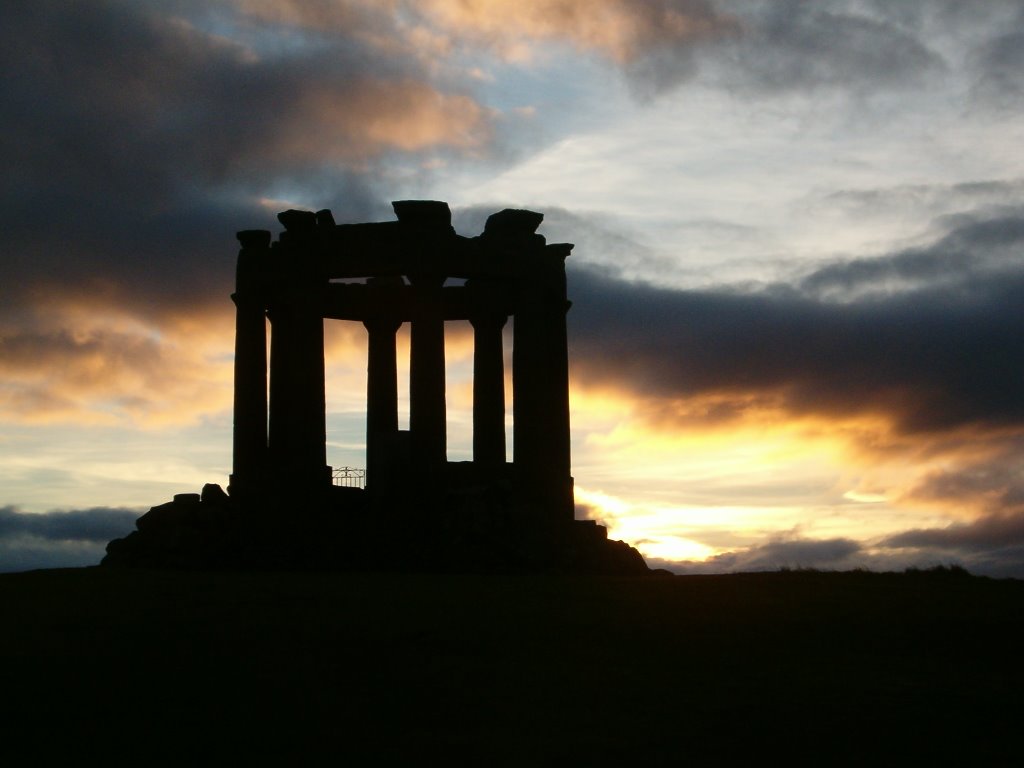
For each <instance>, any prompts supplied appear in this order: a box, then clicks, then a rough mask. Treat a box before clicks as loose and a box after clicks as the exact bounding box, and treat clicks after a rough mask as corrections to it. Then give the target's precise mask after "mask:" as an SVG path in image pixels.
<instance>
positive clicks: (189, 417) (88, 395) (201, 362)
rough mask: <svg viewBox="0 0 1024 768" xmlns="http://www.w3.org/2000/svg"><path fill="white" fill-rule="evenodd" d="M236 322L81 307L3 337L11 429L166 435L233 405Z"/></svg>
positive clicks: (3, 396) (39, 316) (215, 316)
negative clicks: (130, 428)
mask: <svg viewBox="0 0 1024 768" xmlns="http://www.w3.org/2000/svg"><path fill="white" fill-rule="evenodd" d="M232 346H233V342H232V325H231V323H230V314H224V313H204V314H203V317H202V319H200V318H199V317H197V316H192V317H190V318H188V319H187V320H185V319H181V320H179V321H178V322H175V321H174V320H173V319H172V318H170V317H168V316H161V317H159V318H146V317H145V316H142V315H139V314H137V313H134V312H131V311H130V310H126V309H119V308H117V307H116V305H114V306H111V305H105V304H96V305H91V304H89V303H87V302H85V301H83V300H81V299H79V300H77V301H69V302H68V303H67V304H66V305H65V306H64V307H63V308H58V307H57V306H55V305H53V304H51V305H49V306H46V307H37V308H36V314H35V316H34V317H33V318H32V322H29V323H22V324H19V325H13V324H8V325H5V326H3V327H0V378H2V379H3V381H4V386H3V387H2V388H0V410H2V412H3V413H4V414H5V419H6V420H7V421H8V422H13V423H17V422H24V423H64V424H79V425H82V424H97V425H117V424H130V425H134V426H140V427H147V428H149V427H163V426H168V425H177V424H188V423H195V422H196V421H198V420H199V419H200V418H201V417H203V416H204V415H209V414H214V413H217V412H221V411H223V410H224V409H226V408H228V407H229V406H230V403H231V376H232V364H231V359H232Z"/></svg>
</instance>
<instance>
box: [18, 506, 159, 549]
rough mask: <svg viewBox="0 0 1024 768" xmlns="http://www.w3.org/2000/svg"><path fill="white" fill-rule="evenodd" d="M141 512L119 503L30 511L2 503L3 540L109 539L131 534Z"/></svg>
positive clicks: (93, 540) (82, 540)
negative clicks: (111, 505)
mask: <svg viewBox="0 0 1024 768" xmlns="http://www.w3.org/2000/svg"><path fill="white" fill-rule="evenodd" d="M138 516H139V513H138V512H137V511H133V510H130V509H124V508H119V507H92V508H90V509H76V510H53V511H50V512H46V513H40V514H31V513H27V512H19V511H18V509H17V508H16V507H13V506H5V507H0V540H10V539H16V538H22V537H31V538H34V539H45V540H47V541H78V542H94V543H95V542H102V543H106V542H108V541H110V540H111V539H116V538H119V537H122V536H126V535H128V533H130V532H131V531H132V530H133V529H134V526H135V520H136V519H137V518H138Z"/></svg>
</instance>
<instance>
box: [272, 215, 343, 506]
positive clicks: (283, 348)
mask: <svg viewBox="0 0 1024 768" xmlns="http://www.w3.org/2000/svg"><path fill="white" fill-rule="evenodd" d="M293 213H295V214H304V213H305V212H291V211H289V212H286V213H285V214H281V215H280V216H279V217H278V218H280V219H281V220H282V222H283V223H285V226H286V227H287V228H288V232H286V233H284V234H282V236H281V238H280V242H279V244H278V247H277V248H275V249H274V251H273V257H272V264H273V271H274V273H275V274H274V285H273V295H272V298H271V301H270V309H269V311H268V313H267V316H268V317H269V318H270V330H271V334H270V445H269V458H270V462H271V465H272V466H271V469H272V470H273V472H274V473H275V474H276V475H277V476H278V478H279V479H280V480H281V481H282V482H283V483H285V484H286V485H287V487H288V488H289V489H290V490H292V491H293V492H299V493H311V492H313V491H314V490H317V489H322V488H325V487H327V486H328V485H329V484H330V470H329V469H328V467H327V425H326V415H325V410H326V396H325V391H324V321H323V313H322V312H323V295H322V294H323V289H324V286H325V285H326V280H325V279H324V278H323V277H322V276H321V275H320V274H319V270H318V262H317V258H316V256H317V254H316V251H315V249H314V247H313V243H312V242H311V238H310V236H309V234H308V231H307V228H309V227H312V226H315V217H314V214H308V217H309V219H310V223H307V222H306V217H305V216H303V217H302V218H300V219H299V220H298V221H295V220H293V219H292V218H291V217H290V216H288V214H293ZM285 235H287V236H288V237H285Z"/></svg>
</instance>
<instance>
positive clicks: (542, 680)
mask: <svg viewBox="0 0 1024 768" xmlns="http://www.w3.org/2000/svg"><path fill="white" fill-rule="evenodd" d="M0 605H2V606H3V610H4V613H3V616H4V618H3V621H4V631H3V633H2V637H0V651H2V654H3V659H4V666H3V672H2V679H0V684H2V690H3V705H2V707H3V710H2V712H0V718H2V719H0V722H2V723H3V728H4V731H5V736H4V739H3V742H2V745H0V761H4V759H5V758H11V757H13V756H20V757H22V759H24V755H25V754H26V753H28V754H38V755H40V756H45V755H57V754H63V755H70V756H74V757H77V758H79V759H80V758H82V757H84V756H85V755H86V754H89V753H92V752H95V753H97V754H99V755H100V756H101V757H103V758H104V759H106V760H108V761H115V762H119V761H121V760H123V761H125V762H128V761H130V762H133V763H138V764H142V765H148V764H153V763H154V762H161V761H164V760H166V761H168V762H171V761H175V760H179V759H181V758H197V759H198V758H203V759H207V758H227V757H231V756H237V757H240V758H241V757H244V758H252V757H263V758H272V759H274V761H275V762H279V761H281V760H283V759H291V760H296V759H297V760H300V761H306V762H312V761H313V760H314V759H318V758H320V757H322V756H323V755H325V754H326V755H329V756H331V757H338V758H351V759H352V761H351V762H350V764H353V765H367V764H370V765H372V764H381V763H390V762H394V761H396V760H399V761H402V762H405V763H408V764H421V763H423V762H425V761H426V760H427V758H428V757H431V756H438V757H440V758H442V759H443V760H444V761H445V762H446V763H448V764H451V763H456V764H459V763H461V762H474V763H477V764H484V765H546V764H550V765H565V764H602V765H632V764H646V765H674V764H683V763H686V762H690V761H691V760H692V759H696V758H697V757H698V756H703V757H707V756H708V755H709V754H712V755H713V757H714V758H715V759H716V760H717V761H721V762H725V763H727V764H728V763H730V762H733V761H739V760H741V759H742V760H744V761H745V760H747V759H749V758H751V757H754V758H757V759H764V760H770V761H772V762H775V761H777V760H780V759H781V760H785V761H787V762H795V763H797V764H803V763H806V762H812V763H816V764H828V763H834V762H836V761H839V762H846V761H851V762H852V761H858V762H859V761H863V760H867V761H869V762H871V763H876V764H877V763H879V762H881V763H882V764H885V763H889V764H892V763H902V762H903V761H904V758H906V757H908V756H909V755H914V756H915V757H916V758H917V759H918V760H928V761H931V762H933V763H934V762H939V763H945V762H958V761H960V760H963V759H971V760H972V761H977V760H982V761H988V762H1002V761H1003V759H1004V758H1008V757H1009V756H1010V755H1016V753H1017V750H1018V745H1017V742H1018V733H1019V728H1020V722H1021V715H1022V713H1024V706H1022V701H1024V687H1022V683H1024V672H1022V664H1021V663H1020V658H1019V656H1020V653H1021V649H1022V647H1024V645H1022V642H1021V641H1022V640H1024V582H1017V581H992V580H987V579H980V578H974V577H970V576H967V575H966V574H962V573H956V572H952V573H950V572H929V573H917V574H914V573H911V574H899V575H897V574H868V573H816V572H801V571H798V572H791V573H772V574H757V575H753V574H751V575H735V576H691V577H659V576H651V577H647V578H639V577H638V578H628V579H627V578H594V577H588V578H583V577H553V576H499V575H489V576H450V575H447V576H440V575H424V576H416V575H394V574H386V575H380V574H358V575H352V574H348V575H336V574H329V575H324V574H280V575H276V574H237V573H234V574H195V573H159V572H144V571H117V570H108V569H98V568H93V569H76V570H59V571H38V572H34V573H26V574H9V575H3V576H0ZM4 764H8V765H10V764H12V763H10V762H4Z"/></svg>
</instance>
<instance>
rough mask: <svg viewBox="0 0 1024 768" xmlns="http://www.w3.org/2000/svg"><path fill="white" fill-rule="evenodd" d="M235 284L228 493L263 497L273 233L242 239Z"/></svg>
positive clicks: (250, 232) (253, 232) (245, 234)
mask: <svg viewBox="0 0 1024 768" xmlns="http://www.w3.org/2000/svg"><path fill="white" fill-rule="evenodd" d="M238 239H239V242H241V244H242V250H241V251H240V252H239V254H238V267H237V271H236V278H235V293H234V294H232V296H231V300H232V301H234V303H235V397H234V433H233V440H232V472H231V477H230V480H229V484H228V489H229V491H230V492H231V493H232V494H235V495H246V494H252V493H258V492H259V486H260V483H261V481H262V480H263V477H264V473H265V471H266V453H267V319H266V311H265V310H266V307H265V296H264V291H263V283H264V281H265V279H266V275H265V270H266V266H267V256H268V253H269V248H270V233H269V232H267V231H264V230H247V231H244V232H239V233H238Z"/></svg>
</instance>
